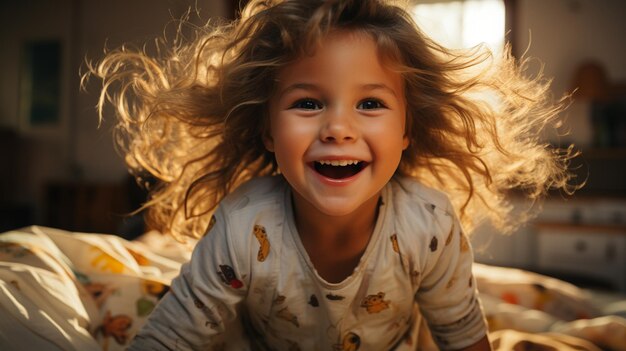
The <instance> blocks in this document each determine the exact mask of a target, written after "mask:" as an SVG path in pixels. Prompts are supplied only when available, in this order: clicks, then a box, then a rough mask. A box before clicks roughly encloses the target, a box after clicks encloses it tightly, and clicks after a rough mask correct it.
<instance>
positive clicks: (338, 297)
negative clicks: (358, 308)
mask: <svg viewBox="0 0 626 351" xmlns="http://www.w3.org/2000/svg"><path fill="white" fill-rule="evenodd" d="M326 298H327V299H329V300H330V301H341V300H343V299H345V298H346V297H345V296H341V295H333V294H326Z"/></svg>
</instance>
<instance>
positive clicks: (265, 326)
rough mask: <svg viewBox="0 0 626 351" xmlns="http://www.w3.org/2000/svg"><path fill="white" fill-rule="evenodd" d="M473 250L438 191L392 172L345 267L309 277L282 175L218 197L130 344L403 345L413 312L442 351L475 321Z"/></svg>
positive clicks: (480, 322) (479, 324)
mask: <svg viewBox="0 0 626 351" xmlns="http://www.w3.org/2000/svg"><path fill="white" fill-rule="evenodd" d="M472 260H473V256H472V251H471V248H470V245H469V243H468V240H467V237H466V236H465V234H464V232H463V230H462V228H461V226H460V223H459V221H458V219H457V217H456V215H455V213H454V210H453V208H452V205H451V204H450V202H449V200H448V198H447V197H446V196H445V195H444V194H443V193H441V192H439V191H437V190H434V189H431V188H428V187H426V186H424V185H422V184H420V183H418V182H416V181H415V180H412V179H408V178H401V177H394V178H393V179H392V180H391V181H390V182H389V183H388V184H387V185H386V187H385V188H384V189H383V191H382V192H381V201H380V208H379V214H378V219H377V222H376V226H375V229H374V232H373V234H372V236H371V238H370V241H369V243H368V246H367V248H366V250H365V252H364V254H363V256H362V257H361V260H360V262H359V264H358V266H357V267H356V268H355V270H354V271H353V273H352V274H351V275H350V276H349V277H347V278H346V279H344V280H343V281H342V282H340V283H336V284H334V283H329V282H327V281H325V280H324V279H323V278H322V277H320V276H319V275H318V274H317V272H316V270H315V267H313V264H312V263H311V260H310V259H309V257H308V254H307V252H306V250H305V249H304V246H303V244H302V242H301V241H300V238H299V235H298V233H297V230H296V226H295V223H294V216H293V210H292V202H291V189H290V187H289V186H288V184H287V183H286V181H285V180H284V178H283V177H282V176H274V177H262V178H257V179H254V180H252V181H250V182H248V183H246V184H244V185H242V186H240V187H239V188H238V189H237V190H236V191H235V192H233V193H232V194H230V195H229V196H227V197H226V198H225V199H224V200H223V201H222V202H221V203H220V206H219V207H218V209H217V210H216V211H215V213H214V216H213V219H212V220H211V224H210V228H209V230H208V232H207V234H206V235H205V236H204V237H203V238H202V239H201V240H200V241H199V242H198V244H197V245H196V247H195V249H194V252H193V255H192V258H191V260H190V262H188V263H186V264H184V265H183V267H182V268H181V272H180V275H179V276H178V277H177V278H175V279H174V280H173V282H172V286H171V289H170V292H169V293H168V294H167V295H165V296H164V297H163V298H162V299H161V301H160V303H159V305H158V306H157V308H156V309H155V310H154V311H153V312H152V314H151V316H150V318H149V319H148V321H147V323H146V325H145V326H144V327H143V328H142V330H141V331H140V332H139V333H138V335H137V337H136V338H135V340H134V342H133V344H132V345H131V347H130V349H129V350H153V349H171V350H248V349H249V350H258V349H261V350H263V349H271V350H390V349H394V350H411V349H413V350H414V349H415V347H416V345H417V338H418V327H419V324H420V318H424V319H425V321H426V322H427V324H428V326H429V328H430V330H431V333H432V335H433V339H434V341H435V342H436V343H437V344H438V346H439V348H441V349H442V350H447V349H452V350H454V349H460V348H463V347H467V346H470V345H472V344H474V343H476V342H477V341H479V340H480V339H481V338H482V337H484V336H485V334H486V325H485V321H484V318H483V314H482V309H481V306H480V302H479V301H478V296H477V290H476V284H475V282H474V279H473V277H472V274H471V266H472Z"/></svg>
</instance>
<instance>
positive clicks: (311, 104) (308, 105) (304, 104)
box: [291, 99, 322, 110]
mask: <svg viewBox="0 0 626 351" xmlns="http://www.w3.org/2000/svg"><path fill="white" fill-rule="evenodd" d="M291 108H297V109H302V110H321V109H322V104H321V103H320V102H318V101H315V100H313V99H302V100H298V101H296V102H295V103H294V104H293V105H292V106H291Z"/></svg>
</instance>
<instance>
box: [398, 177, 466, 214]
mask: <svg viewBox="0 0 626 351" xmlns="http://www.w3.org/2000/svg"><path fill="white" fill-rule="evenodd" d="M391 186H392V188H391V189H392V191H393V198H394V202H396V205H400V206H401V207H408V208H418V207H420V208H421V207H425V208H427V209H428V210H429V211H428V212H431V213H432V212H433V211H432V210H433V209H439V210H441V211H443V213H445V214H447V215H450V214H452V212H454V209H453V208H452V204H451V202H450V199H449V198H448V195H447V194H446V193H444V192H443V191H440V190H437V189H434V188H431V187H429V186H426V185H424V184H422V183H420V182H419V181H418V180H416V179H414V178H410V177H400V176H398V177H394V181H393V182H392V183H391Z"/></svg>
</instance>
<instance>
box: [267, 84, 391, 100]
mask: <svg viewBox="0 0 626 351" xmlns="http://www.w3.org/2000/svg"><path fill="white" fill-rule="evenodd" d="M298 89H302V90H319V87H318V86H317V85H315V84H311V83H295V84H292V85H289V86H288V87H286V88H285V89H283V90H282V91H280V94H279V96H283V95H285V94H287V93H289V92H292V91H294V90H298ZM361 90H363V91H372V90H384V91H386V92H388V93H390V94H392V95H393V96H395V97H398V94H396V91H395V90H394V89H392V88H391V87H389V86H388V85H386V84H383V83H370V84H363V85H362V86H361Z"/></svg>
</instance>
